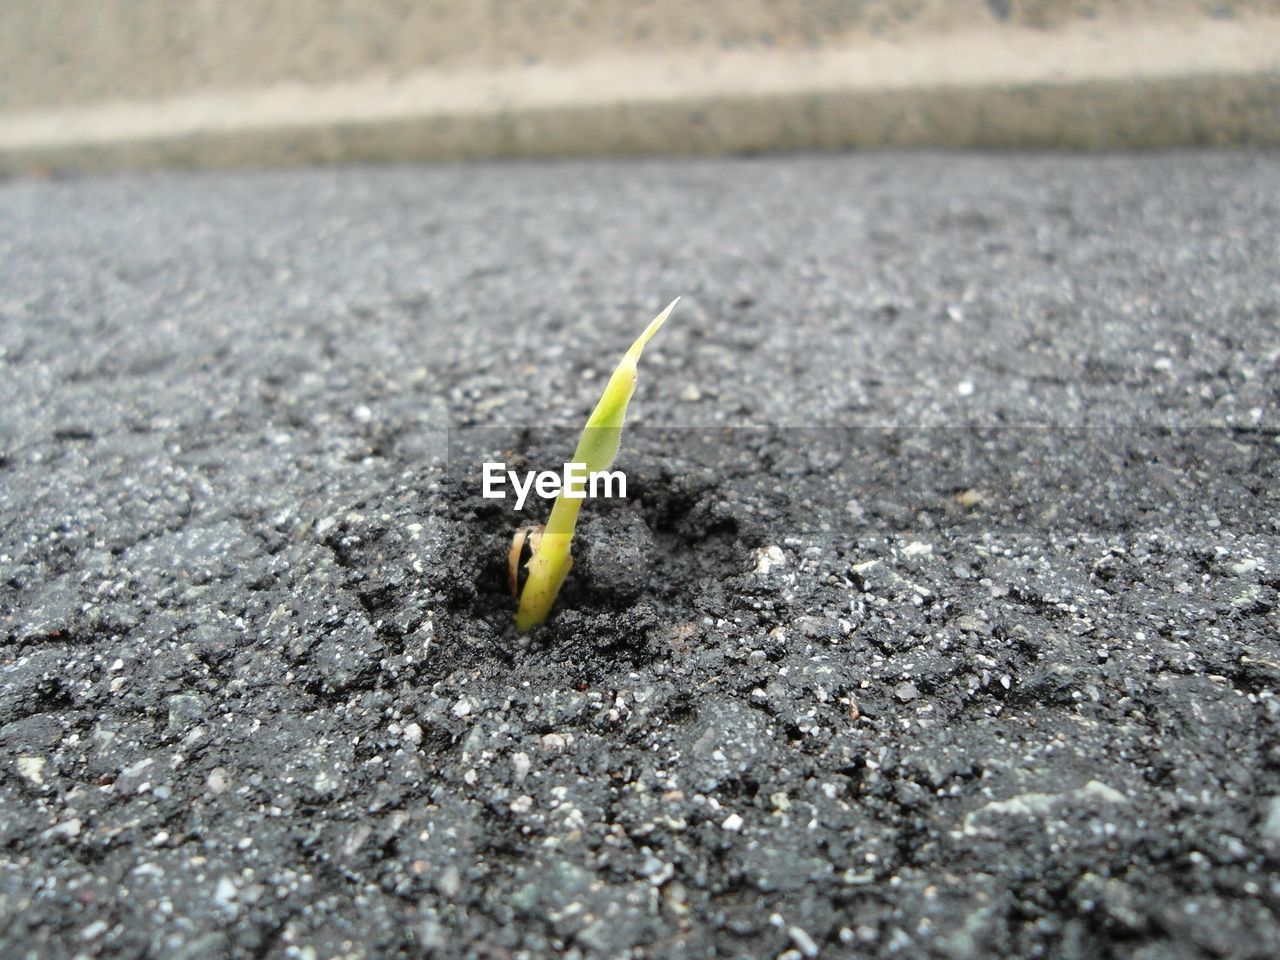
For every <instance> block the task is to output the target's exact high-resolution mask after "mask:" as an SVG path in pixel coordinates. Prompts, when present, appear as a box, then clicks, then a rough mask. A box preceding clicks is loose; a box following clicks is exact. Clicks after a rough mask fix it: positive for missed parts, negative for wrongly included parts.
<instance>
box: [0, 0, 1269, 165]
mask: <svg viewBox="0 0 1280 960" xmlns="http://www.w3.org/2000/svg"><path fill="white" fill-rule="evenodd" d="M239 6H241V4H239V3H230V4H214V3H201V2H178V0H104V2H102V3H100V4H95V5H91V6H90V7H89V8H86V6H85V5H83V4H79V3H75V2H73V0H44V2H31V0H11V2H10V3H8V4H6V18H7V20H8V21H9V22H8V24H7V25H6V29H5V30H4V31H3V32H2V33H0V64H4V65H3V66H0V171H3V172H7V173H18V174H22V173H33V172H41V171H47V170H50V169H63V168H66V169H75V170H104V169H127V168H137V167H162V166H198V167H204V166H236V165H281V164H300V163H340V162H350V161H407V160H427V159H431V160H435V159H461V158H476V157H502V156H561V155H592V154H641V153H677V154H698V153H702V154H712V153H732V152H750V151H763V150H789V149H804V148H838V147H880V146H956V147H969V146H972V147H1046V148H1074V149H1102V148H1144V147H1169V146H1181V145H1192V144H1244V145H1262V146H1275V145H1277V144H1280V4H1277V3H1274V2H1257V3H1236V4H1221V3H1219V4H1209V3H1202V2H1186V0H1172V2H1168V3H1160V4H1153V3H1144V2H1141V0H1127V2H1122V0H1116V2H1111V3H1106V2H1098V3H1092V4H1077V3H1071V2H1061V0H1041V2H1038V3H1036V2H1017V0H987V2H978V0H974V2H952V3H941V2H931V0H916V2H909V0H892V2H890V0H882V2H878V0H870V2H863V3H858V4H850V3H807V4H799V3H794V2H793V3H784V2H768V0H757V2H756V3H745V4H743V5H740V9H739V8H738V7H735V10H734V12H733V13H723V12H721V13H713V12H712V8H711V7H710V6H703V5H700V4H696V3H695V4H688V3H685V4H676V3H670V2H667V0H654V2H652V3H649V4H618V3H613V2H604V3H596V4H581V3H564V4H539V3H529V2H524V3H520V2H516V3H510V4H501V3H491V4H487V5H485V4H468V3H427V4H406V3H402V2H392V0H369V2H366V3H364V4H360V5H357V4H354V3H346V2H334V3H328V4H324V5H321V6H322V10H321V12H316V11H315V10H314V9H313V6H312V5H307V4H303V3H300V2H298V0H294V2H289V0H267V2H263V3H261V4H258V5H251V6H252V10H253V15H252V16H250V15H247V14H246V13H245V12H244V11H239V12H236V11H229V10H228V9H227V8H235V7H239ZM348 7H349V8H350V9H349V10H348V9H347V8H348ZM540 13H541V14H542V15H540Z"/></svg>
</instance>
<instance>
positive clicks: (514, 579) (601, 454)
mask: <svg viewBox="0 0 1280 960" xmlns="http://www.w3.org/2000/svg"><path fill="white" fill-rule="evenodd" d="M679 302H680V298H679V297H676V298H675V299H674V300H672V301H671V303H670V304H669V305H668V306H667V309H665V310H663V311H662V312H661V313H660V314H658V315H657V317H655V318H654V320H653V322H652V323H650V324H649V325H648V326H647V327H645V329H644V333H642V334H640V336H639V337H637V338H636V342H635V343H633V344H632V345H631V349H630V350H628V351H627V352H626V354H625V355H624V356H623V358H622V362H621V363H619V364H618V368H617V369H616V370H614V371H613V375H612V376H610V377H609V383H608V385H606V386H605V388H604V393H603V394H602V395H601V397H600V402H599V403H597V404H596V409H595V411H594V412H593V413H592V414H591V416H590V418H588V420H587V425H586V427H585V428H584V429H583V431H582V437H581V438H580V439H579V440H578V448H577V449H576V450H575V451H574V454H573V460H572V462H573V463H581V464H583V465H584V466H585V468H586V472H587V473H588V474H590V473H593V472H596V471H603V470H608V469H609V467H610V466H612V465H613V460H614V458H615V457H616V456H617V455H618V446H619V444H620V443H621V441H622V422H623V420H624V419H625V418H626V416H627V404H628V403H630V402H631V394H632V393H634V392H635V389H636V368H637V365H638V364H639V362H640V354H641V353H642V352H644V347H645V344H646V343H648V342H649V340H650V339H651V338H652V337H653V335H654V334H655V333H657V332H658V330H659V328H660V327H661V326H662V325H663V324H664V323H666V320H667V317H668V316H670V314H671V310H672V308H673V307H675V305H676V304H677V303H679ZM581 507H582V494H581V492H580V489H578V490H574V491H573V493H572V495H570V489H569V488H568V487H565V488H562V489H561V490H560V493H559V494H558V495H557V497H556V502H555V505H554V506H553V507H552V508H551V516H550V518H548V520H547V522H546V525H545V526H544V527H542V528H541V529H539V528H536V527H535V528H527V527H526V528H523V529H521V530H520V531H518V532H517V533H516V535H515V538H514V540H513V541H512V543H511V552H510V555H509V557H508V560H509V562H510V568H511V569H510V573H511V591H512V593H516V592H519V594H520V607H519V609H518V610H517V611H516V629H518V630H520V631H522V632H523V631H526V630H530V629H532V628H533V627H536V626H537V625H538V624H540V623H542V622H543V621H544V620H546V619H547V616H548V615H549V614H550V613H551V605H552V604H553V603H555V601H556V595H557V594H558V593H559V592H560V587H561V586H562V585H563V584H564V578H565V577H566V576H567V575H568V573H569V568H570V567H572V566H573V557H572V556H570V554H569V547H570V544H571V543H572V542H573V531H574V528H575V527H576V526H577V524H578V511H579V510H580V509H581ZM526 542H527V544H528V546H529V549H530V550H531V551H532V555H531V556H530V557H529V560H528V562H527V563H526V564H525V570H526V571H527V574H528V575H527V577H526V579H525V583H524V590H523V591H519V590H518V588H519V565H520V556H521V554H522V553H523V551H524V548H525V545H526Z"/></svg>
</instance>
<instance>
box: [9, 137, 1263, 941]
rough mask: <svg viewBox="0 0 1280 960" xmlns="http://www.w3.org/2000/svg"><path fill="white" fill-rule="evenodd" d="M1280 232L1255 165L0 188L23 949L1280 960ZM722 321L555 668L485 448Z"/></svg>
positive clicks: (770, 167)
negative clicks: (514, 575) (628, 361)
mask: <svg viewBox="0 0 1280 960" xmlns="http://www.w3.org/2000/svg"><path fill="white" fill-rule="evenodd" d="M1277 236H1280V156H1276V155H1274V154H1266V153H1247V152H1212V151H1205V152H1186V153H1173V154H1145V155H1143V154H1136V155H1123V156H1061V155H1043V156H1040V155H1018V154H1013V155H999V156H987V155H977V154H964V153H958V154H933V153H903V154H892V153H890V154H867V155H846V156H800V157H789V158H742V159H726V160H637V161H600V162H555V163H550V162H549V163H511V164H481V165H467V166H432V167H405V168H372V169H337V170H311V171H288V172H284V171H280V172H275V171H264V172H241V173H169V174H148V175H137V176H124V177H117V178H101V179H93V178H90V179H75V178H68V179H54V180H47V181H30V180H12V181H8V182H4V183H0V627H2V628H3V634H2V635H0V639H2V640H3V644H4V646H3V650H2V651H0V671H2V673H0V764H2V765H0V798H2V802H0V849H2V850H3V851H4V855H3V857H0V917H2V919H3V927H2V930H0V948H2V949H0V953H2V954H3V955H4V956H13V957H40V958H46V957H62V956H66V957H71V956H79V955H84V956H104V957H149V956H167V957H187V958H195V957H214V958H216V957H234V958H240V957H271V958H275V957H281V958H283V957H337V956H344V957H346V956H353V957H380V956H409V955H420V954H422V953H435V954H436V955H440V956H476V957H491V956H492V957H496V956H531V957H533V956H543V955H547V954H549V953H563V954H566V955H577V956H634V957H642V956H653V957H657V956H690V957H693V956H699V957H701V956H708V957H709V956H726V955H727V956H759V955H765V954H767V955H772V956H776V955H786V956H789V957H807V956H812V955H815V951H822V953H823V955H824V956H825V955H832V956H840V955H858V956H899V955H901V956H906V955H922V954H929V955H936V956H947V957H957V958H959V957H990V956H1037V955H1040V956H1049V955H1053V956H1082V957H1083V956H1109V957H1112V956H1114V957H1121V956H1123V957H1129V956H1132V957H1143V958H1155V957H1166V956H1172V957H1183V956H1186V957H1192V956H1241V957H1244V956H1257V957H1263V956H1274V955H1277V954H1280V918H1278V916H1277V912H1278V911H1280V884H1278V882H1277V881H1276V879H1275V877H1276V875H1277V874H1276V869H1277V867H1278V866H1280V747H1277V744H1278V743H1280V740H1277V737H1276V733H1277V729H1276V724H1277V721H1278V719H1280V701H1278V700H1277V699H1276V697H1275V690H1276V686H1277V684H1278V683H1280V642H1277V633H1278V631H1277V629H1276V627H1277V623H1276V617H1277V613H1276V609H1277V589H1278V588H1280V579H1278V578H1280V550H1278V549H1277V545H1278V540H1280V524H1278V522H1277V519H1276V517H1277V515H1280V509H1278V508H1280V495H1278V494H1277V489H1280V485H1278V484H1277V478H1280V464H1278V459H1280V458H1278V457H1277V453H1278V452H1280V448H1278V446H1277V436H1278V432H1277V431H1278V430H1280V416H1278V403H1277V401H1278V400H1280V332H1278V327H1280V323H1278V322H1277V321H1278V318H1280V271H1278V270H1277V266H1276V264H1277V259H1276V250H1277V245H1276V237H1277ZM677 295H680V296H682V297H683V300H682V302H681V304H680V306H679V307H678V308H677V312H676V313H675V315H674V316H673V318H672V320H671V322H670V323H669V324H668V326H667V327H666V329H664V330H663V331H662V333H661V335H660V337H659V339H657V340H655V341H654V342H653V343H652V344H651V345H650V348H649V350H648V351H647V352H646V355H645V359H644V363H643V367H642V370H641V374H640V386H639V390H638V392H637V395H636V399H635V401H634V402H633V407H632V414H631V416H632V420H633V423H634V424H635V427H634V429H633V430H632V431H631V432H629V433H628V435H627V437H625V438H624V441H623V446H624V455H623V459H622V460H621V461H620V463H622V465H624V466H625V467H627V468H628V469H629V470H631V471H632V473H631V476H632V478H633V495H632V501H633V502H632V503H631V504H629V505H621V506H615V507H600V506H599V505H594V504H593V505H590V506H588V507H587V508H586V510H585V512H584V517H585V520H584V527H583V532H582V539H581V542H580V544H579V545H578V546H577V547H576V548H575V549H576V551H577V553H578V556H579V563H578V565H577V566H576V567H575V569H574V572H573V574H572V575H571V582H570V584H569V586H568V587H567V588H566V593H565V595H564V596H563V597H562V598H561V601H560V603H559V604H558V606H557V613H556V615H555V617H553V619H552V621H551V622H550V623H549V624H548V625H547V626H546V627H544V628H542V629H541V630H540V631H539V632H537V633H535V634H534V635H533V637H532V638H531V639H530V638H523V639H522V638H520V637H518V636H517V635H516V634H515V633H514V631H513V630H512V629H511V627H510V623H509V618H510V615H511V612H512V607H511V602H510V599H509V597H507V596H505V589H506V588H505V584H504V582H503V578H504V564H505V541H506V538H508V537H509V536H510V534H511V532H512V531H513V530H514V528H515V526H516V524H517V523H518V522H519V520H520V518H519V517H515V516H513V515H512V514H511V513H510V512H509V511H508V510H507V509H506V508H505V507H500V506H496V505H494V504H492V503H480V502H478V501H477V499H476V496H475V494H476V490H475V489H474V487H475V483H474V480H475V471H476V470H477V468H478V461H479V460H480V459H483V458H484V457H485V456H486V455H490V454H493V453H494V452H505V453H507V455H508V458H510V457H512V456H518V455H519V454H520V451H519V450H518V449H516V447H515V445H518V444H521V443H525V444H528V445H529V448H528V452H529V456H530V458H531V459H533V460H545V461H546V462H548V463H551V462H557V458H558V457H561V456H562V453H561V451H563V453H565V454H567V452H568V451H567V450H566V449H565V446H566V445H567V444H568V443H570V442H571V440H572V428H573V427H574V426H575V425H578V424H581V422H582V421H583V418H584V417H585V415H586V414H587V413H588V412H589V411H590V409H591V407H592V406H593V404H594V402H595V400H596V398H597V397H598V395H599V391H600V389H601V386H602V383H603V378H604V376H605V375H606V374H607V372H608V369H609V368H610V366H611V365H612V363H613V362H614V361H615V360H616V358H617V356H618V355H619V354H620V353H621V351H622V350H623V349H624V348H625V346H626V345H627V344H628V343H629V342H630V340H631V338H632V337H633V336H634V335H635V333H636V332H638V330H639V329H640V328H641V327H642V326H643V324H644V323H645V322H646V321H647V320H648V319H649V318H650V317H652V315H653V314H655V313H656V312H657V311H658V310H659V309H661V307H662V306H664V305H665V304H666V303H667V302H668V301H669V300H670V299H671V298H672V297H674V296H677ZM526 425H527V426H539V427H541V426H547V425H553V426H560V427H562V428H563V430H561V431H560V433H559V434H554V435H553V436H552V437H551V438H550V439H545V438H544V439H541V440H537V439H531V435H530V434H529V433H528V432H523V433H522V432H521V431H518V430H514V429H512V428H515V427H520V426H526ZM668 427H670V428H697V429H696V430H690V429H680V430H675V431H673V432H671V433H662V432H660V431H659V429H658V428H668ZM491 428H502V430H504V431H505V432H503V433H494V432H492V431H491ZM565 438H568V439H565ZM787 951H790V953H787Z"/></svg>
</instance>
